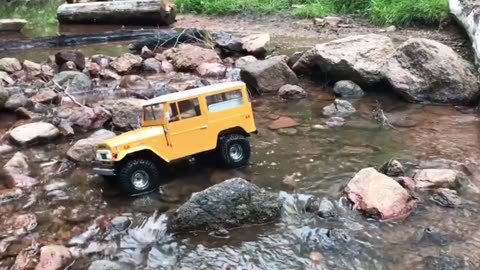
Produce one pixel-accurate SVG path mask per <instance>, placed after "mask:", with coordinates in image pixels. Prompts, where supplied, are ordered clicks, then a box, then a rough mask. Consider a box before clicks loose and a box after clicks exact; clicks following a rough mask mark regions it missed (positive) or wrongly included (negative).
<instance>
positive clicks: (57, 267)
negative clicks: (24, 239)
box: [35, 245, 73, 270]
mask: <svg viewBox="0 0 480 270" xmlns="http://www.w3.org/2000/svg"><path fill="white" fill-rule="evenodd" d="M72 262H73V257H72V254H71V253H70V250H69V249H68V248H66V247H64V246H58V245H50V246H44V247H42V248H41V249H40V262H39V263H38V265H37V266H36V267H35V270H62V269H66V268H67V267H68V266H69V265H70V264H71V263H72Z"/></svg>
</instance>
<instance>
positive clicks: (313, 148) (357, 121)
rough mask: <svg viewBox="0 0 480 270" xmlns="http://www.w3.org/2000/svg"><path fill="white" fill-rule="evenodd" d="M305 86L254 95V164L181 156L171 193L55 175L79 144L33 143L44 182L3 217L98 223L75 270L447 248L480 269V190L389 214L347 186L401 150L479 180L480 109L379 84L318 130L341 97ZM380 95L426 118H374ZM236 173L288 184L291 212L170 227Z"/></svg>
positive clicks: (346, 265)
mask: <svg viewBox="0 0 480 270" xmlns="http://www.w3.org/2000/svg"><path fill="white" fill-rule="evenodd" d="M303 84H304V86H306V87H307V89H308V90H309V92H310V96H309V98H308V99H306V100H301V101H292V102H284V101H280V100H278V99H276V98H273V97H257V98H255V99H254V105H255V116H256V121H257V124H258V127H259V135H257V136H253V137H252V139H251V143H252V145H253V155H252V160H251V164H250V165H249V166H247V167H246V168H244V169H241V170H233V171H222V170H218V169H214V168H200V167H198V166H196V165H195V164H189V163H188V162H183V163H180V164H176V165H174V166H172V168H171V171H170V172H165V185H163V186H162V187H161V194H153V195H149V196H144V197H141V198H126V197H124V196H122V195H120V194H118V192H117V191H116V189H115V188H114V187H112V186H109V185H107V184H105V183H104V182H103V181H102V180H101V179H100V178H98V177H95V176H92V175H90V174H89V168H78V169H76V170H75V171H74V173H73V174H72V175H71V176H69V177H67V178H65V179H62V178H52V177H49V176H44V175H46V173H44V172H42V170H45V171H48V169H49V167H48V166H44V165H42V164H45V163H48V162H50V161H52V160H56V159H58V158H59V157H61V156H62V155H63V154H64V153H65V151H66V150H67V149H68V147H69V144H70V143H71V142H70V141H63V142H58V143H54V144H51V145H47V146H45V147H33V148H30V149H25V151H26V152H27V153H28V154H29V155H30V156H31V157H32V158H33V159H34V161H35V164H36V166H38V169H39V170H38V172H37V174H38V176H39V177H40V179H41V183H42V184H41V185H40V186H39V187H37V188H36V189H35V191H34V192H33V194H32V195H30V196H27V197H24V198H22V199H20V200H18V201H17V202H15V203H12V204H6V205H2V206H0V214H1V215H2V217H3V218H2V220H4V218H8V217H11V216H13V215H15V214H16V213H35V214H36V215H37V216H38V218H39V226H38V228H37V229H36V230H35V233H34V234H32V235H31V236H29V237H32V238H34V239H39V241H41V242H45V243H52V242H55V243H60V244H68V241H69V240H70V239H71V238H72V237H74V236H77V235H80V234H81V233H83V232H84V231H86V230H87V231H89V232H93V233H92V235H93V237H91V239H90V240H88V241H85V242H84V243H83V245H80V246H77V248H74V250H77V251H78V252H81V254H83V256H82V257H81V258H80V259H78V260H77V261H76V263H75V264H74V265H73V266H72V269H84V268H85V267H86V266H87V265H88V263H89V261H91V260H93V259H98V258H107V259H112V260H119V261H122V262H127V263H129V264H130V265H132V266H135V267H136V268H137V269H405V268H410V269H424V268H425V265H426V264H430V265H434V266H435V264H434V263H435V262H437V261H436V260H435V259H434V258H436V257H438V258H443V260H446V261H448V262H450V263H452V262H453V263H457V264H458V265H460V266H461V267H459V268H455V269H477V268H478V267H479V266H480V253H479V252H478V250H479V249H478V248H479V245H480V242H479V241H480V235H479V234H478V225H477V224H478V222H479V221H480V220H479V217H478V211H479V209H480V208H479V202H480V201H479V200H478V195H474V194H471V193H469V192H465V193H461V195H462V197H463V198H464V199H465V200H466V201H467V203H466V204H465V206H464V207H462V208H458V209H447V208H441V207H439V206H436V205H434V204H433V203H432V202H431V201H429V199H428V198H429V196H428V193H425V194H420V195H419V198H420V203H419V207H418V209H417V210H416V211H415V212H414V214H413V215H412V216H410V217H409V218H408V219H406V220H404V221H402V222H394V223H392V222H389V223H380V222H377V221H375V220H371V219H368V218H366V217H364V216H362V215H360V214H358V213H357V212H356V211H355V210H351V209H350V208H349V207H348V204H347V203H346V202H345V200H344V199H343V198H342V190H343V187H344V186H345V185H346V184H347V183H348V181H349V180H350V179H351V177H352V176H353V174H354V173H355V172H357V171H358V170H359V169H361V168H364V167H368V166H379V165H381V163H383V162H384V161H386V160H388V159H390V158H392V157H396V158H400V159H401V160H403V161H405V164H406V165H407V167H409V168H413V167H455V168H461V169H463V170H467V171H469V172H470V173H471V174H472V175H471V178H472V180H473V182H474V183H475V184H477V185H479V184H480V183H479V181H478V177H477V172H476V171H477V169H476V168H477V164H476V162H478V160H479V147H478V146H479V141H478V140H479V137H478V126H479V123H480V122H479V121H480V119H479V117H478V116H477V115H476V114H470V113H462V112H460V111H459V110H457V109H455V108H452V107H436V106H423V105H413V104H407V103H403V102H402V101H400V100H398V99H397V98H396V97H393V96H389V95H385V94H378V93H377V94H374V95H370V96H366V97H364V98H362V99H358V100H353V101H352V102H353V104H354V105H355V107H356V108H357V110H358V112H357V113H356V114H354V115H353V116H351V117H349V118H347V124H346V126H344V127H340V128H335V129H326V130H324V129H318V125H324V121H325V120H326V118H325V117H323V116H322V113H321V112H322V110H321V108H322V107H323V106H324V105H327V104H329V103H331V101H332V98H333V96H332V95H331V94H329V93H328V91H327V90H326V89H322V88H321V87H319V86H318V85H315V84H314V83H312V82H310V81H308V80H303ZM377 101H379V102H380V103H381V104H382V107H383V108H384V110H385V112H386V114H387V115H388V116H389V117H392V119H394V118H399V117H405V116H409V117H410V118H411V119H414V120H415V121H416V122H417V125H416V126H415V127H411V128H399V129H397V130H392V129H385V128H382V127H380V126H379V125H378V124H377V123H376V122H375V121H374V120H372V118H371V115H370V112H371V111H372V110H373V108H374V106H375V105H376V102H377ZM276 115H282V116H290V117H292V118H294V119H296V120H297V121H298V122H299V124H300V125H299V126H298V127H297V128H296V131H297V133H296V134H295V135H283V134H279V133H277V132H274V131H270V130H269V129H268V128H266V126H267V125H268V124H269V123H270V122H271V120H270V118H276V117H277V116H276ZM72 142H73V140H72ZM8 158H9V156H5V157H2V161H3V162H5V161H6V160H7V159H8ZM459 164H465V165H464V166H460V165H459ZM41 167H43V168H41ZM235 176H240V177H244V178H246V179H248V180H250V181H252V182H253V183H255V184H257V185H259V186H260V187H263V188H266V189H268V190H271V191H273V192H280V193H281V196H283V197H284V198H285V207H284V210H283V215H282V218H281V219H280V220H278V221H277V222H275V223H272V224H267V225H262V226H251V227H245V228H239V229H235V230H232V231H231V234H230V237H229V238H228V239H218V238H214V237H212V236H208V235H206V234H204V233H195V234H188V235H170V234H167V233H166V229H165V224H166V220H167V216H166V215H165V214H162V213H164V212H166V211H168V210H173V209H175V208H176V207H177V206H178V205H179V204H180V203H182V202H183V201H184V200H186V199H187V198H188V197H189V196H190V195H191V193H193V192H197V191H200V190H203V189H204V188H206V187H208V186H211V185H213V184H215V183H219V182H221V181H223V180H225V179H228V178H230V177H235ZM309 195H316V196H321V197H328V198H330V199H332V200H333V201H336V202H337V204H338V207H339V212H340V214H339V218H338V219H337V220H334V221H325V220H322V219H320V218H316V217H313V216H311V215H308V214H305V213H304V211H303V210H302V209H303V206H304V204H305V201H306V199H307V198H308V196H309ZM64 208H65V209H64ZM69 211H73V212H72V213H70V214H67V216H69V218H66V219H65V218H63V219H62V218H59V213H65V212H66V213H69ZM61 215H62V214H60V216H61ZM117 215H125V216H129V217H131V218H132V219H133V224H132V226H131V228H130V229H129V230H128V231H127V232H125V233H112V232H103V231H101V230H99V231H96V230H98V227H97V226H95V224H98V223H101V221H102V220H109V219H111V218H112V217H115V216H117ZM89 226H91V227H90V230H88V228H87V227H89ZM318 254H321V258H319V255H318ZM322 267H323V268H322ZM431 269H437V268H431Z"/></svg>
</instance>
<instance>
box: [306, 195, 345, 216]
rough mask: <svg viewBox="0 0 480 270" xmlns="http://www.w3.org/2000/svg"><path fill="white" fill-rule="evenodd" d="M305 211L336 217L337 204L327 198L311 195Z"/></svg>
mask: <svg viewBox="0 0 480 270" xmlns="http://www.w3.org/2000/svg"><path fill="white" fill-rule="evenodd" d="M305 211H307V212H309V213H313V214H316V215H318V216H319V217H321V218H334V217H336V216H337V209H336V208H335V205H334V204H333V203H332V202H331V201H330V200H328V199H327V198H322V199H321V200H320V199H318V198H315V197H310V198H309V199H308V201H307V203H306V204H305Z"/></svg>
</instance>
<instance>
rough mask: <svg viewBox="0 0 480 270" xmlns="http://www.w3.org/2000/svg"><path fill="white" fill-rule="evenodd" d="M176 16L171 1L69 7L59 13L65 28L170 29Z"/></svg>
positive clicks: (139, 0)
mask: <svg viewBox="0 0 480 270" xmlns="http://www.w3.org/2000/svg"><path fill="white" fill-rule="evenodd" d="M175 16H176V7H175V4H173V3H172V2H170V0H125V1H107V2H90V3H77V4H67V3H65V4H62V5H61V6H59V7H58V9H57V19H58V21H59V22H60V23H64V24H70V23H79V24H127V25H170V24H172V23H174V22H175Z"/></svg>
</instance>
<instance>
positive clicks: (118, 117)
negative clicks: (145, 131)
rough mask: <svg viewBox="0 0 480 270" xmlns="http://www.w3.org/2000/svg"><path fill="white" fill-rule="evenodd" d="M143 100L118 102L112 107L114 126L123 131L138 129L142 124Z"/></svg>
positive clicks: (121, 100) (122, 100)
mask: <svg viewBox="0 0 480 270" xmlns="http://www.w3.org/2000/svg"><path fill="white" fill-rule="evenodd" d="M143 103H144V100H141V99H133V98H132V99H120V100H116V101H115V103H114V104H113V107H112V120H113V124H114V125H115V126H116V127H117V128H118V129H121V130H129V129H135V128H138V127H139V126H140V124H141V120H142V119H141V117H142V106H143Z"/></svg>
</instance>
